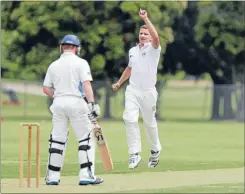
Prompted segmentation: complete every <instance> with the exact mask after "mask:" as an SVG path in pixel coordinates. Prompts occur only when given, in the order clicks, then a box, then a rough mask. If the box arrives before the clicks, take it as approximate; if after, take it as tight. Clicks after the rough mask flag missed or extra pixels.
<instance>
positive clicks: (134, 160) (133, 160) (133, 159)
mask: <svg viewBox="0 0 245 194" xmlns="http://www.w3.org/2000/svg"><path fill="white" fill-rule="evenodd" d="M140 161H141V156H140V155H139V154H138V153H137V154H131V155H130V158H129V165H128V168H130V169H134V168H136V167H137V166H138V164H139V163H140Z"/></svg>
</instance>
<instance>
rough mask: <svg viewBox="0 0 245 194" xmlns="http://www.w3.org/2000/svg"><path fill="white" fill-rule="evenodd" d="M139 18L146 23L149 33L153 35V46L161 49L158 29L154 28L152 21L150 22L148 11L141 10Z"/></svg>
mask: <svg viewBox="0 0 245 194" xmlns="http://www.w3.org/2000/svg"><path fill="white" fill-rule="evenodd" d="M139 16H140V18H141V19H142V20H143V21H144V22H145V25H146V26H147V28H148V30H149V33H150V35H151V38H152V42H151V43H152V46H153V47H154V48H155V49H157V48H158V47H159V44H160V40H159V36H158V33H157V30H156V28H155V27H154V25H153V24H152V23H151V21H150V20H149V18H148V16H147V11H146V10H142V9H140V10H139Z"/></svg>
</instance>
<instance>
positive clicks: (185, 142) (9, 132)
mask: <svg viewBox="0 0 245 194" xmlns="http://www.w3.org/2000/svg"><path fill="white" fill-rule="evenodd" d="M37 122H39V123H40V124H41V142H40V143H41V172H42V173H41V175H42V176H44V174H45V168H46V162H47V158H48V139H49V133H50V130H51V122H50V121H37ZM19 123H20V121H4V122H2V124H1V145H2V150H1V161H2V164H1V165H2V166H1V167H2V178H7V177H8V178H16V177H17V176H18V156H19V144H18V143H19ZM100 124H101V126H102V127H103V129H104V133H105V137H106V138H107V141H108V143H109V147H110V149H111V154H112V158H113V161H114V164H115V170H114V171H112V172H110V173H130V172H132V171H130V170H129V169H127V163H128V153H127V145H126V134H125V129H124V126H123V123H122V122H100ZM140 126H141V128H142V125H140ZM142 129H143V128H142ZM143 133H144V130H142V141H143V143H142V144H143V152H142V157H143V159H144V161H143V164H142V165H140V166H139V168H137V169H136V170H135V171H134V172H146V171H151V170H152V171H167V170H199V169H217V168H237V167H243V166H244V129H243V125H242V124H241V123H229V122H227V123H207V122H204V123H194V124H193V123H178V122H176V123H175V122H159V134H160V139H161V142H162V144H163V153H162V154H161V163H160V165H159V167H158V168H156V169H148V168H147V159H148V154H149V147H148V144H147V141H146V138H145V135H144V134H143ZM25 137H27V134H25ZM25 142H27V140H26V141H25ZM34 142H35V141H34V138H33V145H35V144H34ZM33 152H34V146H33ZM26 155H27V147H25V156H26ZM33 160H34V155H33ZM96 161H97V162H96V168H97V169H96V172H97V174H101V173H105V172H104V171H103V169H102V165H101V162H100V159H99V157H98V153H97V160H96ZM34 167H35V166H34V164H33V170H34ZM78 170H79V168H78V163H77V142H76V140H75V137H74V133H73V131H72V132H71V133H70V138H69V143H68V148H67V152H66V160H65V166H64V169H63V175H69V176H72V175H77V173H78Z"/></svg>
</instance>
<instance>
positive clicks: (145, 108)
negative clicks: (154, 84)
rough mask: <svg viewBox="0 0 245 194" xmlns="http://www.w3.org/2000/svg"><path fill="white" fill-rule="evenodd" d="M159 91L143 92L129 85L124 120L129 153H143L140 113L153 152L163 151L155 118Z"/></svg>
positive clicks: (126, 93)
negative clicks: (139, 121) (139, 124)
mask: <svg viewBox="0 0 245 194" xmlns="http://www.w3.org/2000/svg"><path fill="white" fill-rule="evenodd" d="M157 97H158V93H157V90H156V89H155V88H154V89H151V90H142V89H139V88H136V87H134V86H132V85H128V86H127V88H126V92H125V110H124V113H123V120H124V123H125V126H126V135H127V143H128V153H129V154H135V153H138V152H141V136H140V129H139V126H138V118H139V111H140V112H141V115H142V118H143V121H144V126H145V132H146V137H147V140H148V142H149V144H150V148H151V150H154V151H161V150H162V146H161V144H160V141H159V137H158V127H157V122H156V118H155V113H156V102H157Z"/></svg>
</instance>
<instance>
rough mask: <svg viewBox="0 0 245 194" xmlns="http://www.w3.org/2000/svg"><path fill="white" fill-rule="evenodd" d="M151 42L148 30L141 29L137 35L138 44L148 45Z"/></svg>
mask: <svg viewBox="0 0 245 194" xmlns="http://www.w3.org/2000/svg"><path fill="white" fill-rule="evenodd" d="M150 41H151V35H150V33H149V30H148V29H144V28H141V29H140V33H139V42H140V43H141V44H144V43H148V42H150Z"/></svg>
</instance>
